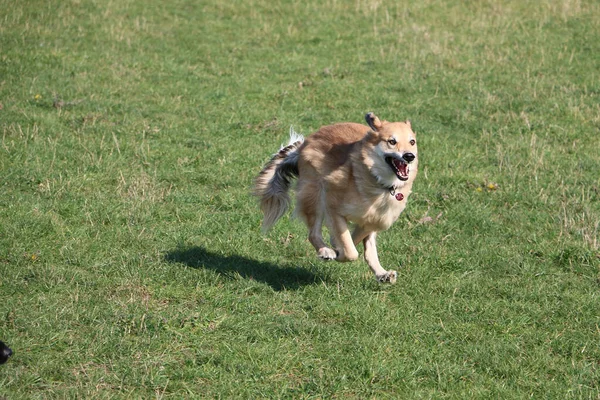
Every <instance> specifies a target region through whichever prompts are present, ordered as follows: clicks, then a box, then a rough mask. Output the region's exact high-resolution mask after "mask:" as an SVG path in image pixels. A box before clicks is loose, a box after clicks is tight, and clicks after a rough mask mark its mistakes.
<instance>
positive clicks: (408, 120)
mask: <svg viewBox="0 0 600 400" xmlns="http://www.w3.org/2000/svg"><path fill="white" fill-rule="evenodd" d="M404 123H405V124H406V125H408V127H409V128H410V130H412V125H411V124H410V119H407V120H406V121H404Z"/></svg>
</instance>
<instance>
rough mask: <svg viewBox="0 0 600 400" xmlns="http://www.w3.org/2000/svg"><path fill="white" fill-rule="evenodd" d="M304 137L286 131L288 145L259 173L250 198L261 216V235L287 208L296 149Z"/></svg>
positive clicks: (295, 174)
mask: <svg viewBox="0 0 600 400" xmlns="http://www.w3.org/2000/svg"><path fill="white" fill-rule="evenodd" d="M303 142H304V137H303V136H302V135H299V134H297V133H296V132H295V131H294V129H293V128H292V127H290V141H289V143H288V145H287V146H282V147H281V149H280V150H279V152H277V153H276V154H274V155H273V157H272V158H271V160H270V161H269V162H268V163H267V164H266V165H265V167H264V168H263V169H262V171H260V174H259V175H258V177H257V178H256V181H255V183H254V195H255V196H256V197H258V199H259V201H260V209H261V210H262V212H263V214H264V219H263V223H262V229H263V232H266V231H268V230H269V229H270V228H271V227H272V226H273V225H274V224H275V222H277V220H278V219H279V218H281V217H282V216H283V214H285V212H286V211H287V209H288V207H289V205H290V196H289V194H288V192H289V190H290V186H291V184H292V179H294V178H295V177H297V176H298V155H299V153H298V149H299V148H300V146H301V145H302V143H303Z"/></svg>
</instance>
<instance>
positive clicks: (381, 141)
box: [365, 113, 418, 188]
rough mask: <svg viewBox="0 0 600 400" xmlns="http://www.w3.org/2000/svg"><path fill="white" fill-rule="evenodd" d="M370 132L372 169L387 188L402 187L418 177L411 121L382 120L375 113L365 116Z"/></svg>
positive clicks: (367, 138) (368, 139) (368, 134)
mask: <svg viewBox="0 0 600 400" xmlns="http://www.w3.org/2000/svg"><path fill="white" fill-rule="evenodd" d="M365 119H366V121H367V124H369V127H370V128H371V131H369V133H367V137H366V141H367V143H368V144H369V145H370V146H371V149H372V151H371V152H370V153H371V155H370V157H371V158H372V159H371V160H370V161H371V162H372V165H371V170H372V172H373V174H374V175H375V177H376V178H377V180H379V182H380V183H381V184H383V185H385V186H387V187H396V188H398V187H402V186H404V184H405V183H406V181H408V180H409V179H411V180H412V179H414V178H415V176H416V174H417V164H418V158H417V136H416V135H415V133H414V132H413V130H412V127H411V124H410V121H408V120H407V121H405V122H387V121H383V122H382V121H381V120H380V119H379V118H378V117H377V116H376V115H375V114H373V113H368V114H367V115H366V116H365Z"/></svg>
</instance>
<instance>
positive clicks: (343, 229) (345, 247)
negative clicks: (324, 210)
mask: <svg viewBox="0 0 600 400" xmlns="http://www.w3.org/2000/svg"><path fill="white" fill-rule="evenodd" d="M329 225H330V226H329V230H330V231H331V234H332V236H333V238H332V239H333V240H332V243H334V245H335V248H336V251H337V253H338V255H337V257H336V261H341V262H345V261H355V260H356V259H357V258H358V251H357V250H356V246H354V243H353V242H352V235H351V234H350V231H349V230H348V223H347V222H346V219H345V218H344V217H342V216H340V215H336V214H332V213H330V218H329Z"/></svg>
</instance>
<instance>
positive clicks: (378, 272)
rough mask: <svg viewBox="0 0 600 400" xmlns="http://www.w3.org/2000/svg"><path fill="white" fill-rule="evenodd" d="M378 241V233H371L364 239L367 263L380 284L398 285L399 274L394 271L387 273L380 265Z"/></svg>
mask: <svg viewBox="0 0 600 400" xmlns="http://www.w3.org/2000/svg"><path fill="white" fill-rule="evenodd" d="M376 239H377V232H371V233H369V234H368V235H367V237H365V238H364V240H363V244H364V246H365V261H366V262H367V264H368V265H369V268H371V270H372V271H373V273H374V274H375V277H376V278H377V280H378V281H379V282H382V283H383V282H389V283H396V279H397V278H398V273H397V272H396V271H394V270H390V271H386V270H385V269H384V268H383V267H382V266H381V264H380V263H379V257H378V256H377V243H376Z"/></svg>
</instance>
